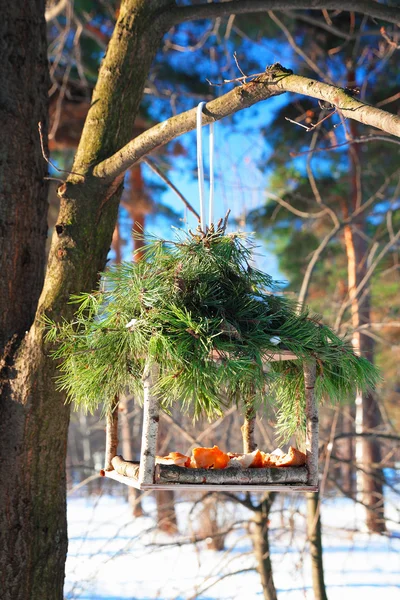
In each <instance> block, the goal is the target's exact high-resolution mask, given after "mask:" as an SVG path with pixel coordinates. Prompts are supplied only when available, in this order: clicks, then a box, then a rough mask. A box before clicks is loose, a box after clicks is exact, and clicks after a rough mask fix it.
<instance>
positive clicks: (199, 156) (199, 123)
mask: <svg viewBox="0 0 400 600" xmlns="http://www.w3.org/2000/svg"><path fill="white" fill-rule="evenodd" d="M205 104H206V103H205V102H200V103H199V105H198V107H197V113H196V133H197V178H198V181H199V199H200V228H201V230H202V231H204V165H203V140H202V137H201V126H202V115H203V106H205Z"/></svg>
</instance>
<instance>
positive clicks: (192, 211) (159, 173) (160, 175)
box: [142, 157, 200, 221]
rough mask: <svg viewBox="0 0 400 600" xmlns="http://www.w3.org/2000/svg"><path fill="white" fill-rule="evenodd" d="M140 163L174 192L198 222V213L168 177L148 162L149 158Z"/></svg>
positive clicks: (151, 162) (150, 161)
mask: <svg viewBox="0 0 400 600" xmlns="http://www.w3.org/2000/svg"><path fill="white" fill-rule="evenodd" d="M142 162H144V163H145V164H146V165H147V166H148V167H150V169H151V170H152V171H154V173H156V174H157V175H158V176H159V177H160V178H161V179H162V180H163V181H164V183H166V184H167V186H168V187H170V188H171V190H172V191H173V192H175V194H176V195H177V196H178V198H180V199H181V200H182V202H183V204H184V205H185V206H186V208H187V209H188V210H190V212H191V213H192V214H193V215H194V216H195V217H196V219H197V220H198V221H200V215H199V213H198V212H197V211H196V210H195V209H194V208H193V206H192V205H191V204H190V202H188V201H187V200H186V198H185V196H184V195H183V194H181V192H180V191H179V190H178V188H177V187H175V186H174V184H173V183H172V181H171V180H170V179H168V177H167V176H166V175H165V174H164V173H163V172H162V171H161V170H160V169H159V168H158V167H157V165H156V164H155V163H154V162H153V161H152V160H150V158H146V157H144V158H142Z"/></svg>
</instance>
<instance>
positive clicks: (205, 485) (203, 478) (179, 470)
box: [105, 463, 317, 492]
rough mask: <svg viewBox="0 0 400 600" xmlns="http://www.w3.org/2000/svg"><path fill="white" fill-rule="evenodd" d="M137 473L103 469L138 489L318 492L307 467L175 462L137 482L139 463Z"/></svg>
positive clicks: (162, 466)
mask: <svg viewBox="0 0 400 600" xmlns="http://www.w3.org/2000/svg"><path fill="white" fill-rule="evenodd" d="M136 465H137V476H136V477H127V476H126V475H121V474H119V473H117V471H106V472H105V476H106V477H108V478H110V479H114V481H118V482H120V483H123V484H124V485H127V486H129V487H134V488H136V489H140V490H166V489H171V488H172V489H176V490H178V489H180V490H182V489H185V490H191V491H195V490H196V491H197V490H202V491H216V492H217V491H221V492H222V491H223V492H240V491H241V490H244V491H251V492H263V491H270V492H273V491H282V492H295V491H297V492H300V491H309V492H310V491H311V492H315V491H317V488H316V486H310V485H307V481H308V471H307V468H306V467H279V468H256V469H239V468H237V469H236V468H228V469H216V470H213V469H188V468H185V467H178V466H175V465H157V466H156V468H155V476H154V483H147V484H146V483H142V484H140V482H139V479H138V476H139V463H136Z"/></svg>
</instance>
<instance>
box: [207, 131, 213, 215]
mask: <svg viewBox="0 0 400 600" xmlns="http://www.w3.org/2000/svg"><path fill="white" fill-rule="evenodd" d="M209 143H210V146H209V152H210V199H209V201H208V210H209V215H208V224H209V225H211V223H214V123H210V142H209Z"/></svg>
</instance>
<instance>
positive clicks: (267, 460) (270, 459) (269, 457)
mask: <svg viewBox="0 0 400 600" xmlns="http://www.w3.org/2000/svg"><path fill="white" fill-rule="evenodd" d="M263 458H264V460H263V467H276V463H277V461H278V460H279V459H280V456H277V455H276V454H264V456H263Z"/></svg>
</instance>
